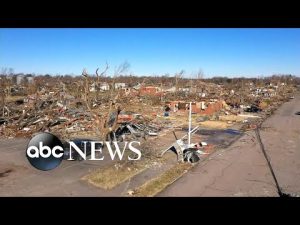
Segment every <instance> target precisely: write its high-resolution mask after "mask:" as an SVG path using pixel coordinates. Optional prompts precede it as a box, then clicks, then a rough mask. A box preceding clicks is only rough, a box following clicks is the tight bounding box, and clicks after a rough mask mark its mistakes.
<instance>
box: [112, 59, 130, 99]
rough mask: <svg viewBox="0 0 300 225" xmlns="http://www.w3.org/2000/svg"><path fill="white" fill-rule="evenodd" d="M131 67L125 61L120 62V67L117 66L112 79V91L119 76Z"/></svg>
mask: <svg viewBox="0 0 300 225" xmlns="http://www.w3.org/2000/svg"><path fill="white" fill-rule="evenodd" d="M129 68H130V64H129V63H128V62H127V61H125V62H123V63H122V64H120V65H119V66H118V67H116V68H115V71H114V75H113V79H112V84H111V85H112V88H111V93H112V92H113V91H114V90H115V80H116V78H117V77H118V76H120V75H123V74H124V73H126V72H127V71H128V70H129Z"/></svg>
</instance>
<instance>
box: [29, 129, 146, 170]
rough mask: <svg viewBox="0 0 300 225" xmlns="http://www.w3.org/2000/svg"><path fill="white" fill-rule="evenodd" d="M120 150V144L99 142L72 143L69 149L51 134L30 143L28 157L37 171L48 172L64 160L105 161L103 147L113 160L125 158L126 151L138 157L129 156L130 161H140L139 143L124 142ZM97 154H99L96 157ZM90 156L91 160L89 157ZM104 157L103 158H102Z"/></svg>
mask: <svg viewBox="0 0 300 225" xmlns="http://www.w3.org/2000/svg"><path fill="white" fill-rule="evenodd" d="M124 144H125V145H124V146H123V148H120V146H119V144H118V142H115V141H114V142H112V143H110V142H99V141H91V140H85V141H70V142H68V147H66V146H64V145H63V143H62V142H61V141H60V140H59V138H57V137H56V136H55V135H53V134H51V133H39V134H37V135H36V136H34V137H33V138H32V139H31V140H30V141H29V143H28V146H27V150H26V157H27V159H28V161H29V163H30V164H31V165H32V166H33V167H35V168H36V169H39V170H43V171H47V170H52V169H54V168H56V167H58V166H59V165H60V164H61V162H62V160H63V159H66V160H76V159H77V160H104V156H103V155H102V154H103V147H104V146H106V148H107V150H108V153H109V156H110V158H111V160H115V159H117V158H118V159H119V160H122V159H123V158H124V153H125V150H127V149H128V150H129V151H131V152H133V153H135V156H136V157H132V156H129V155H128V157H127V158H128V160H140V159H141V156H142V154H141V151H140V150H139V149H137V148H136V147H135V146H137V145H140V142H138V141H132V142H124ZM127 147H128V148H127ZM96 153H99V154H98V155H100V156H98V157H97V156H96ZM88 155H90V156H91V157H90V159H87V156H88ZM101 155H102V156H101Z"/></svg>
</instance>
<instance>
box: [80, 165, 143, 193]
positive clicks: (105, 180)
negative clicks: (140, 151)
mask: <svg viewBox="0 0 300 225" xmlns="http://www.w3.org/2000/svg"><path fill="white" fill-rule="evenodd" d="M145 169H147V167H146V163H141V162H140V163H128V162H127V163H124V164H116V166H109V167H106V168H101V169H98V170H96V171H94V172H92V173H91V174H88V175H86V176H84V177H83V178H82V179H83V180H86V181H88V182H89V183H90V184H93V185H95V186H96V187H99V188H103V189H105V190H110V189H112V188H114V187H116V186H118V185H119V184H121V183H123V182H125V181H127V180H128V179H130V178H132V177H134V176H135V175H137V174H139V173H141V172H143V171H144V170H145Z"/></svg>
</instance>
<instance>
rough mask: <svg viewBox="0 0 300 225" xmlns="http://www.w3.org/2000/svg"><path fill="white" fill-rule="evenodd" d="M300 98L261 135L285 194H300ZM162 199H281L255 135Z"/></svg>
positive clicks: (210, 161)
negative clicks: (199, 197)
mask: <svg viewBox="0 0 300 225" xmlns="http://www.w3.org/2000/svg"><path fill="white" fill-rule="evenodd" d="M297 111H300V96H297V97H295V99H293V100H291V101H289V102H286V103H284V104H283V105H282V106H281V107H280V108H279V109H278V110H276V112H275V113H274V115H272V116H271V117H270V118H268V119H267V120H266V121H265V122H264V123H263V125H262V129H261V131H260V134H261V138H262V142H263V144H264V146H265V149H266V152H267V154H268V155H269V158H270V161H271V164H272V166H273V170H274V172H275V174H276V177H277V180H278V183H279V185H280V186H281V188H282V190H283V191H284V192H286V193H290V194H298V195H299V194H300V116H299V115H295V112H297ZM159 196H278V193H277V189H276V186H275V182H274V180H273V178H272V175H271V173H270V170H269V168H268V166H267V162H266V161H265V159H264V156H263V153H262V151H261V149H260V146H259V143H258V141H257V138H256V135H255V133H254V131H249V132H247V133H246V134H245V135H244V136H243V137H242V138H241V139H239V140H238V141H237V142H235V143H234V144H233V145H231V146H230V147H228V148H226V149H223V150H220V151H217V152H216V153H214V154H213V155H211V156H210V157H209V158H208V160H206V161H204V162H202V163H200V164H198V165H197V166H195V167H194V168H193V169H192V170H191V171H190V172H188V173H187V174H186V175H185V176H183V177H182V178H181V179H179V180H177V181H176V182H175V183H173V184H172V185H171V186H169V187H168V188H167V189H165V190H164V191H163V192H162V193H160V194H159Z"/></svg>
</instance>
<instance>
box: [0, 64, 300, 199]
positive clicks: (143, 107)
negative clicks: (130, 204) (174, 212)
mask: <svg viewBox="0 0 300 225" xmlns="http://www.w3.org/2000/svg"><path fill="white" fill-rule="evenodd" d="M108 68H109V65H107V66H106V68H104V69H103V70H102V71H101V70H100V69H96V70H95V72H94V73H89V72H88V71H87V69H84V70H83V72H82V74H80V75H77V76H70V75H65V76H60V75H57V76H50V75H40V76H38V75H32V74H27V75H26V74H13V73H11V74H4V73H2V74H1V77H0V85H1V86H0V97H1V101H0V103H1V114H0V136H1V143H2V145H1V147H0V161H1V163H0V195H1V196H12V195H16V196H40V195H42V196H44V195H45V196H52V195H54V196H55V195H62V196H172V195H175V196H180V195H183V196H189V194H191V195H195V196H198V195H199V194H200V195H201V193H202V194H203V196H205V194H207V195H208V196H209V195H213V196H214V195H220V196H228V195H229V196H235V195H237V196H276V195H277V194H278V193H277V189H276V187H275V184H276V183H274V180H273V179H272V177H271V175H270V171H269V169H271V170H272V167H271V168H268V167H267V162H266V160H265V159H264V155H263V153H264V152H265V149H262V150H263V151H260V150H257V152H256V153H257V154H259V155H258V156H255V157H258V158H259V159H258V162H257V164H261V165H262V166H264V168H263V170H264V172H262V177H261V179H264V180H267V181H265V182H266V183H265V184H264V183H263V184H260V186H259V188H258V189H259V190H253V189H251V188H250V189H251V190H248V191H249V192H242V191H241V189H243V188H244V189H245V190H246V189H247V188H245V187H240V188H241V189H234V187H233V186H230V179H229V180H228V183H229V184H226V185H227V186H228V187H229V186H230V187H231V189H228V190H226V191H223V192H222V191H217V190H218V188H215V189H214V187H212V185H213V182H210V181H205V179H206V178H205V176H207V177H208V178H207V179H208V180H209V179H216V177H218V176H222V173H224V171H223V170H221V171H219V170H218V168H216V169H213V170H217V171H215V174H210V173H214V171H206V170H201V169H200V170H199V169H198V170H197V168H198V167H201V165H206V164H208V165H209V166H210V167H212V166H213V165H212V164H213V163H214V162H215V163H218V160H225V161H226V160H227V158H226V157H228V156H226V157H225V155H226V154H227V152H228V153H229V154H233V153H232V152H233V151H234V149H236V148H238V149H239V150H242V149H243V148H244V149H245V150H243V151H245V153H243V154H245V155H247V154H249V152H251V151H253V149H256V148H258V146H260V148H264V145H263V144H262V142H263V141H264V140H262V139H261V137H260V133H259V130H261V132H266V131H267V130H268V129H269V130H270V131H272V129H273V130H275V128H274V126H273V127H272V126H269V127H268V126H264V123H265V121H266V122H267V123H268V121H267V120H268V118H270V119H272V118H273V117H276V112H277V111H276V110H278V109H279V108H280V107H281V106H282V105H283V106H282V107H284V104H289V103H290V102H293V101H296V100H297V101H298V103H297V104H299V97H297V96H299V95H298V94H299V85H300V79H299V78H297V77H295V76H292V75H273V76H270V77H264V78H226V77H214V78H210V79H204V78H203V77H202V76H201V74H199V76H197V77H195V78H184V76H182V74H183V73H182V72H180V73H176V74H174V75H173V76H170V75H165V76H128V75H127V76H125V75H123V74H122V73H121V71H122V68H121V69H120V71H119V72H116V74H115V76H113V77H112V78H111V77H107V76H105V73H106V71H107V69H108ZM287 110H288V109H287ZM299 111H300V108H299ZM291 113H293V115H294V114H295V113H296V112H291ZM295 115H296V114H295ZM295 115H294V116H295ZM295 117H296V116H295ZM296 119H298V120H299V118H298V117H297V118H296ZM274 123H276V120H274ZM281 123H282V122H279V124H281ZM287 123H288V121H287ZM298 124H299V123H298ZM298 128H299V127H298ZM40 132H49V133H51V134H54V135H55V136H57V137H58V138H59V139H60V140H62V141H63V142H64V144H65V145H67V142H68V141H74V142H76V143H77V144H78V146H81V147H82V146H83V143H84V141H107V142H111V143H112V142H114V141H117V142H118V143H120V144H122V143H126V142H130V141H138V142H140V146H139V149H141V156H142V158H141V160H139V161H130V160H125V161H124V160H118V159H116V160H104V161H103V162H102V161H101V162H99V161H95V162H90V161H89V162H88V161H82V157H81V156H80V154H77V155H76V157H75V159H76V160H75V161H72V162H70V161H66V160H63V162H62V166H61V167H60V168H57V169H55V170H53V171H47V172H43V171H38V170H36V169H34V168H32V167H30V165H29V164H28V162H26V160H25V149H26V146H27V144H28V141H29V140H30V138H32V137H34V136H35V135H36V134H37V133H40ZM274 132H276V131H274ZM281 132H284V130H282V131H281ZM297 132H298V134H299V130H298V131H297ZM266 135H268V134H265V136H266ZM277 138H278V136H277ZM270 142H272V140H269V141H268V143H267V145H268V146H269V147H270ZM275 142H276V141H274V143H275ZM237 143H238V144H237ZM66 147H67V146H66ZM103 148H105V147H104V146H103ZM267 151H269V153H270V150H269V149H267ZM284 151H288V149H284ZM87 153H89V150H88V149H87ZM104 154H105V153H104ZM124 154H131V153H129V152H128V153H127V152H125V153H124ZM223 155H224V157H222V156H223ZM129 157H130V155H129ZM216 158H217V159H216ZM222 158H223V159H222ZM236 160H241V163H242V162H243V160H242V159H239V158H237V159H236ZM251 160H256V159H254V158H253V159H249V161H247V163H253V166H254V164H255V163H254V161H253V162H251ZM273 162H275V161H273ZM251 165H252V164H251ZM229 166H230V165H229ZM248 166H249V165H246V166H245V173H247V174H248V175H249V173H250V174H251V171H252V170H253V168H250V167H248ZM275 167H276V166H275ZM249 168H250V172H249V171H247V169H249ZM279 169H280V168H279ZM207 170H209V167H208V169H207ZM193 171H194V172H193ZM195 171H198V172H199V176H201V177H202V178H200V177H199V178H196V177H195V176H194V178H193V180H191V179H188V177H189V176H193V175H192V174H193V173H196V172H195ZM222 171H223V172H222ZM253 172H254V171H253ZM220 173H221V174H220ZM190 174H191V175H190ZM242 177H245V175H243V176H242ZM185 179H186V180H187V182H186V185H184V184H180V182H181V183H182V182H183V181H184V180H185ZM197 179H203V181H201V180H200V181H199V182H198V183H197ZM252 179H257V178H252ZM48 180H49V182H48ZM46 181H47V182H46ZM177 181H178V182H177ZM281 181H282V182H284V178H282V179H281ZM205 182H208V183H209V184H207V185H206V186H205V187H202V191H201V193H198V192H197V191H196V189H195V185H196V186H197V185H201V183H205ZM249 182H250V181H249ZM262 182H263V181H262ZM46 183H47V184H49V186H48V187H47V186H46ZM270 183H271V184H270ZM50 184H51V185H50ZM188 184H189V185H191V190H189V187H187V185H188ZM219 185H222V184H219ZM226 185H225V186H226ZM243 185H244V184H243ZM50 186H51V187H52V188H51V187H50ZM181 186H182V192H179V190H180V189H181ZM209 186H210V187H211V190H209ZM22 187H23V188H22ZM59 187H61V189H59ZM298 187H299V186H298ZM286 188H288V186H287V187H286ZM278 190H279V192H280V190H281V189H278ZM297 191H298V193H300V192H299V189H298V190H294V189H293V190H292V192H293V193H296V194H297ZM279 194H280V193H279Z"/></svg>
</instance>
